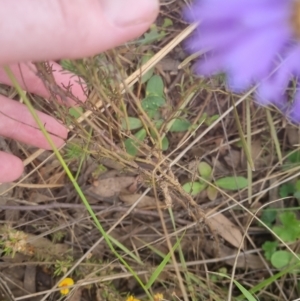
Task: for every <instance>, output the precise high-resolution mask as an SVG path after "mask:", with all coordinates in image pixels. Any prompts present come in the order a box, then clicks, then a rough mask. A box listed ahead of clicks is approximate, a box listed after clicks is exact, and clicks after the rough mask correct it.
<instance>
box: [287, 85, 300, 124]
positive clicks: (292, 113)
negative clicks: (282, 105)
mask: <svg viewBox="0 0 300 301" xmlns="http://www.w3.org/2000/svg"><path fill="white" fill-rule="evenodd" d="M287 117H288V118H289V119H290V120H291V121H292V122H294V123H298V124H299V123H300V91H298V92H297V93H296V95H295V100H294V102H293V104H292V105H291V107H290V109H289V113H288V116H287Z"/></svg>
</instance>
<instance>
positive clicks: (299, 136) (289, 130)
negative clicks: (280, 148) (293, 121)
mask: <svg viewBox="0 0 300 301" xmlns="http://www.w3.org/2000/svg"><path fill="white" fill-rule="evenodd" d="M286 134H287V138H288V141H289V143H290V145H298V144H300V132H299V129H298V128H296V127H294V126H290V125H289V126H287V127H286Z"/></svg>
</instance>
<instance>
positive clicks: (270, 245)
mask: <svg viewBox="0 0 300 301" xmlns="http://www.w3.org/2000/svg"><path fill="white" fill-rule="evenodd" d="M277 247H278V242H277V241H266V242H265V243H264V244H263V245H262V246H261V248H262V249H263V250H264V251H265V253H264V255H265V258H266V259H267V260H271V257H272V255H273V254H274V253H275V252H276V249H277Z"/></svg>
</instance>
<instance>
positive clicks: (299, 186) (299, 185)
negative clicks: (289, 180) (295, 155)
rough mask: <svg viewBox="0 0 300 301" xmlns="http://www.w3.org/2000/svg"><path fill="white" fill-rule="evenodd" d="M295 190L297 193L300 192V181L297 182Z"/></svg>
mask: <svg viewBox="0 0 300 301" xmlns="http://www.w3.org/2000/svg"><path fill="white" fill-rule="evenodd" d="M294 188H295V190H296V191H300V180H297V181H296V183H295V185H294Z"/></svg>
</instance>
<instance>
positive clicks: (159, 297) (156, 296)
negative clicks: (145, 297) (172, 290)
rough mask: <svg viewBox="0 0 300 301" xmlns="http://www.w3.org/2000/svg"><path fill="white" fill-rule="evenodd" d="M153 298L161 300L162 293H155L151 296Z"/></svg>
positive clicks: (157, 300)
mask: <svg viewBox="0 0 300 301" xmlns="http://www.w3.org/2000/svg"><path fill="white" fill-rule="evenodd" d="M153 299H154V301H162V300H164V295H163V294H160V293H157V294H155V295H154V296H153Z"/></svg>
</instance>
